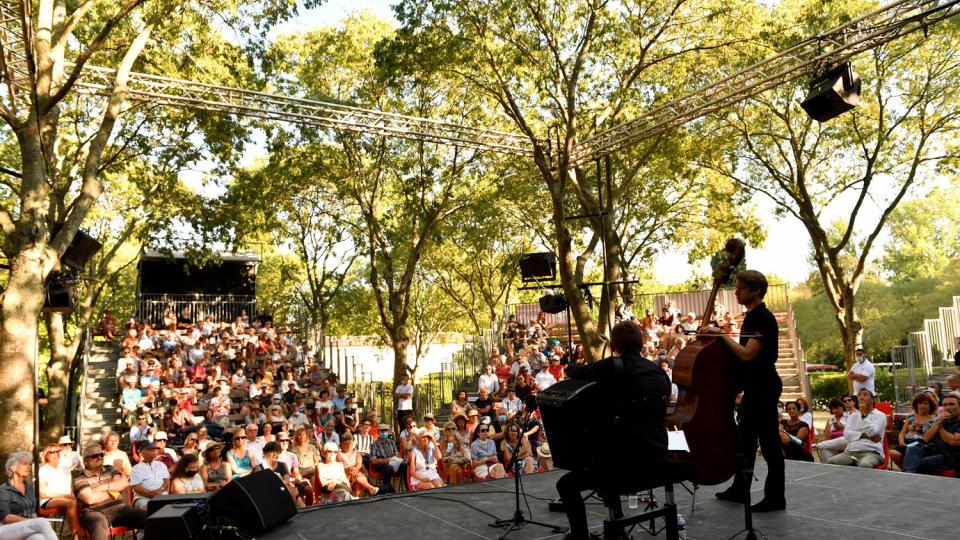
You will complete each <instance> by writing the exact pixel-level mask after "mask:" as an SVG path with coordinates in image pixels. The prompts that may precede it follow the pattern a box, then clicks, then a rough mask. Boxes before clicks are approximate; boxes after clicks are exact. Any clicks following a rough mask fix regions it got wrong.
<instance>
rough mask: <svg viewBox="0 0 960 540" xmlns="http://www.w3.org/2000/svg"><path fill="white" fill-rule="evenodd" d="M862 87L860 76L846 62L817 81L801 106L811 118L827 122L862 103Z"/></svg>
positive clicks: (812, 84)
mask: <svg viewBox="0 0 960 540" xmlns="http://www.w3.org/2000/svg"><path fill="white" fill-rule="evenodd" d="M860 86H861V81H860V76H859V75H857V74H856V73H855V72H854V71H853V67H852V66H851V65H850V63H849V62H846V63H844V64H841V65H839V66H837V67H835V68H833V69H831V70H829V71H827V72H826V73H824V74H823V75H822V76H820V77H818V78H817V79H815V80H814V81H813V83H811V84H810V92H809V93H808V94H807V97H806V98H805V99H804V100H803V102H802V103H800V106H801V107H803V110H805V111H807V114H809V115H810V118H813V119H814V120H816V121H817V122H826V121H827V120H830V119H831V118H834V117H836V116H839V115H841V114H843V113H845V112H847V111H849V110H850V109H853V108H854V107H856V106H857V105H858V104H859V103H860Z"/></svg>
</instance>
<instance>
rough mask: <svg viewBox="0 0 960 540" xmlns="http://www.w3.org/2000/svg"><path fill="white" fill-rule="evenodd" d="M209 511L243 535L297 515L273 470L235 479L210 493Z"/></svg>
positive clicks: (258, 531)
mask: <svg viewBox="0 0 960 540" xmlns="http://www.w3.org/2000/svg"><path fill="white" fill-rule="evenodd" d="M208 506H209V508H210V513H211V514H212V515H214V516H218V517H220V518H225V519H227V520H229V521H230V522H231V523H232V524H233V525H235V526H236V527H238V528H239V529H241V530H243V531H244V532H246V533H247V534H253V535H256V534H260V533H262V532H264V531H267V530H270V529H272V528H273V527H276V526H277V525H279V524H281V523H283V522H284V521H287V520H288V519H290V518H292V517H293V516H295V515H296V514H297V507H296V506H295V505H294V503H293V498H292V497H291V496H290V492H289V491H287V487H286V486H285V485H284V483H283V481H282V480H280V477H279V476H277V475H276V473H274V472H273V471H270V470H265V471H257V472H255V473H251V474H248V475H247V476H244V477H241V478H235V479H234V480H232V481H231V482H229V483H227V485H225V486H223V487H222V488H220V490H219V491H217V492H216V493H214V494H213V495H211V496H210V499H209V503H208Z"/></svg>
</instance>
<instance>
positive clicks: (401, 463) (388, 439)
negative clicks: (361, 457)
mask: <svg viewBox="0 0 960 540" xmlns="http://www.w3.org/2000/svg"><path fill="white" fill-rule="evenodd" d="M370 464H371V465H372V466H373V470H375V471H376V472H378V473H380V477H381V479H382V480H383V484H382V485H384V486H389V485H390V483H391V481H392V480H393V478H394V476H399V477H400V478H404V477H406V475H407V463H406V461H405V460H404V459H403V456H402V455H401V454H400V449H399V448H398V447H397V443H396V441H394V440H393V434H392V433H390V426H388V425H386V424H380V437H379V438H377V440H376V441H374V442H373V445H371V447H370Z"/></svg>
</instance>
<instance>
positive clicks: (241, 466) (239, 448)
mask: <svg viewBox="0 0 960 540" xmlns="http://www.w3.org/2000/svg"><path fill="white" fill-rule="evenodd" d="M247 444H249V442H248V439H247V436H246V435H245V434H244V431H243V428H237V429H236V430H234V432H233V446H232V447H231V448H230V450H227V463H229V464H230V472H231V473H232V474H233V476H232V478H239V477H241V476H246V475H248V474H250V473H251V472H253V468H254V467H256V466H258V465H260V463H261V460H260V459H258V458H257V457H255V456H254V455H253V452H251V451H249V450H248V449H247Z"/></svg>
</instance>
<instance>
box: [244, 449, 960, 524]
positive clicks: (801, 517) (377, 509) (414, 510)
mask: <svg viewBox="0 0 960 540" xmlns="http://www.w3.org/2000/svg"><path fill="white" fill-rule="evenodd" d="M757 466H758V471H757V475H758V476H759V477H760V478H761V479H763V478H764V477H765V474H766V471H765V470H764V468H763V467H764V466H763V460H762V459H761V460H758V463H757ZM562 474H563V471H551V472H548V473H542V474H536V475H531V476H528V477H525V478H524V482H523V485H524V488H525V491H526V493H527V495H528V496H529V497H528V501H529V504H530V508H531V509H532V511H533V512H532V515H531V514H530V513H529V512H528V511H527V509H526V507H525V506H524V505H523V500H522V499H521V508H522V509H523V511H524V514H525V515H526V517H527V518H528V519H533V520H537V521H543V522H547V523H551V524H555V525H559V526H563V527H566V517H565V516H564V514H562V513H555V512H550V511H549V510H548V508H547V502H546V500H542V499H549V498H552V497H555V496H556V491H555V490H554V485H555V483H556V481H557V479H558V478H559V477H560V475H562ZM723 487H724V486H719V487H703V488H700V489H699V490H698V491H697V496H696V507H695V510H696V511H695V512H691V499H692V497H691V495H690V494H689V493H687V491H686V490H684V489H683V488H682V487H678V488H676V490H675V491H676V494H677V502H678V505H679V511H680V514H681V515H683V517H684V519H685V520H686V522H687V538H688V539H692V540H704V539H718V540H726V539H728V538H730V537H731V536H732V535H733V534H734V533H736V532H737V531H739V530H741V529H742V528H743V507H742V506H740V505H734V504H730V503H725V502H721V501H718V500H716V498H715V497H714V493H715V492H716V491H718V489H720V488H723ZM762 490H763V485H762V483H758V482H755V483H754V485H753V496H754V498H755V500H756V499H759V498H760V496H761V495H762ZM662 496H663V492H662V490H659V491H658V497H659V498H660V499H661V500H662ZM534 497H538V498H534ZM588 502H589V503H594V504H588V506H587V512H588V517H589V519H590V524H591V526H592V527H593V529H592V530H596V531H599V530H600V523H601V519H602V512H603V506H602V505H600V504H599V503H598V502H595V501H593V500H591V501H588ZM464 503H467V504H471V505H473V506H475V507H477V508H478V509H479V510H482V511H484V512H489V513H490V514H493V515H496V516H497V517H502V518H509V517H510V516H511V515H512V513H513V507H514V498H513V479H505V480H498V481H492V482H482V483H474V484H468V485H461V486H451V487H447V488H442V489H437V490H431V491H428V492H419V493H413V494H408V493H405V494H399V495H391V496H383V497H376V498H373V499H366V500H364V501H355V502H351V503H346V504H342V505H331V506H327V507H321V508H319V509H317V510H309V509H308V510H307V511H305V512H302V513H300V514H299V515H297V517H295V518H294V519H292V520H291V521H289V522H287V523H285V524H283V525H281V526H279V527H277V528H275V529H273V530H271V531H269V532H268V533H266V534H264V535H262V536H260V537H259V538H260V539H261V540H268V539H270V540H280V539H289V538H299V539H314V538H318V539H319V538H322V539H324V540H331V539H335V538H336V539H340V538H342V539H348V540H358V539H366V538H384V539H396V540H413V539H425V540H433V539H464V540H467V539H477V538H498V537H499V536H500V535H501V534H502V531H501V530H499V529H495V528H492V527H489V526H488V523H489V522H491V521H493V518H491V517H490V516H488V515H485V514H483V513H481V512H480V511H478V510H475V509H472V508H469V507H467V506H465V504H464ZM624 509H625V510H626V504H624ZM627 512H628V513H629V512H630V511H629V510H627ZM958 516H960V479H955V478H941V477H930V476H920V475H912V474H905V473H899V472H891V471H874V470H862V469H857V468H853V467H838V466H833V465H820V464H814V463H800V462H795V461H788V462H787V511H786V512H775V513H771V514H762V515H756V516H755V519H754V526H755V527H756V528H757V529H758V530H759V531H761V532H763V533H764V534H765V535H766V536H767V538H769V539H770V540H775V539H779V540H787V539H791V540H793V539H796V540H800V539H803V540H807V539H821V538H826V539H831V540H833V539H836V540H861V539H862V540H880V539H908V538H912V539H924V540H925V539H930V540H934V539H936V540H940V539H944V540H946V539H954V538H957V537H958V536H960V517H958ZM662 524H663V522H662V520H660V521H658V526H662ZM562 537H563V535H562V534H553V533H552V532H551V531H550V529H546V528H542V527H537V526H534V525H526V526H525V527H523V528H522V529H520V530H518V531H515V532H512V533H511V534H510V536H509V538H516V539H523V538H526V539H547V538H551V539H560V538H562ZM644 537H648V535H647V534H646V533H645V532H643V531H641V530H639V529H636V530H634V532H633V538H644ZM658 537H660V538H665V537H666V533H665V532H662V533H660V534H659V535H658ZM740 538H743V536H740Z"/></svg>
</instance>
